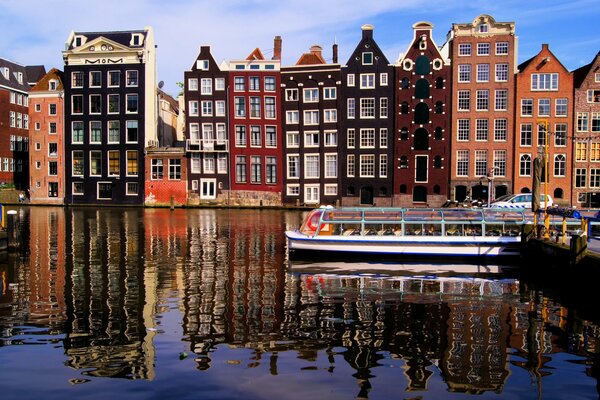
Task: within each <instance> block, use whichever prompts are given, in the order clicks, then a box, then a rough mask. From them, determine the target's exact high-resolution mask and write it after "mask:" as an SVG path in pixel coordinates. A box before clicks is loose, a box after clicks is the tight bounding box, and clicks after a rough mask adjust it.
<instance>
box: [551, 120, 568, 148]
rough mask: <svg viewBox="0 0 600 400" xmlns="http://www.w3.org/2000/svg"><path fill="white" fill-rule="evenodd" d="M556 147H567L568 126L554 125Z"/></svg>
mask: <svg viewBox="0 0 600 400" xmlns="http://www.w3.org/2000/svg"><path fill="white" fill-rule="evenodd" d="M554 145H555V146H557V147H565V146H566V145H567V124H554Z"/></svg>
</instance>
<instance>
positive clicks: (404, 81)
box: [400, 78, 410, 89]
mask: <svg viewBox="0 0 600 400" xmlns="http://www.w3.org/2000/svg"><path fill="white" fill-rule="evenodd" d="M409 85H410V81H409V80H408V78H402V81H401V82H400V86H401V87H402V89H408V86H409Z"/></svg>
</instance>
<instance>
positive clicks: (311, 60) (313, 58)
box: [296, 53, 327, 65]
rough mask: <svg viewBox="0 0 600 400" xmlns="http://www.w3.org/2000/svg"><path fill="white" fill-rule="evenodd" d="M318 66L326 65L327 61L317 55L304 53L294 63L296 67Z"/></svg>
mask: <svg viewBox="0 0 600 400" xmlns="http://www.w3.org/2000/svg"><path fill="white" fill-rule="evenodd" d="M319 64H327V61H325V59H324V58H323V56H320V55H318V54H314V53H304V54H302V55H301V56H300V58H299V59H298V61H296V65H319Z"/></svg>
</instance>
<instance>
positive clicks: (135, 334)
mask: <svg viewBox="0 0 600 400" xmlns="http://www.w3.org/2000/svg"><path fill="white" fill-rule="evenodd" d="M142 213H143V210H128V211H127V212H123V213H118V212H114V211H112V210H106V211H102V210H97V211H96V210H90V209H73V210H69V211H68V214H67V229H66V231H67V238H68V240H67V243H68V246H70V249H69V251H67V265H68V268H69V269H70V270H68V271H67V290H66V296H65V297H66V302H67V314H68V318H69V321H68V322H69V323H68V325H67V328H66V329H67V335H66V338H65V341H64V343H65V349H66V354H67V355H68V357H69V360H68V365H69V366H71V367H73V368H77V369H85V370H86V371H85V372H83V374H85V375H93V376H110V377H121V378H129V379H153V377H154V369H153V363H154V348H153V345H152V333H151V332H147V331H146V327H152V326H153V325H152V321H151V318H150V317H151V315H152V313H151V312H150V309H152V308H154V307H155V304H156V298H155V297H154V293H155V289H154V288H153V287H154V285H155V282H153V280H152V279H147V278H148V277H147V276H146V275H145V272H144V262H143V257H142V256H143V251H144V248H143V239H144V230H143V227H142V225H141V224H140V219H141V217H142V215H141V214H142Z"/></svg>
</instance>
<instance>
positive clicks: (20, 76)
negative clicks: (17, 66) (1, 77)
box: [15, 72, 23, 84]
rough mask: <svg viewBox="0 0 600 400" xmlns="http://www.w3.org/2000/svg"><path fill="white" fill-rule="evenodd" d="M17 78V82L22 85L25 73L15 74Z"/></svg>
mask: <svg viewBox="0 0 600 400" xmlns="http://www.w3.org/2000/svg"><path fill="white" fill-rule="evenodd" d="M15 76H16V77H17V82H19V83H21V84H22V83H23V73H22V72H17V73H16V74H15Z"/></svg>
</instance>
